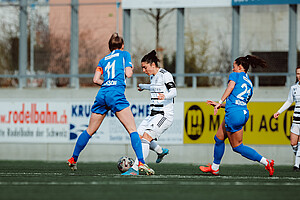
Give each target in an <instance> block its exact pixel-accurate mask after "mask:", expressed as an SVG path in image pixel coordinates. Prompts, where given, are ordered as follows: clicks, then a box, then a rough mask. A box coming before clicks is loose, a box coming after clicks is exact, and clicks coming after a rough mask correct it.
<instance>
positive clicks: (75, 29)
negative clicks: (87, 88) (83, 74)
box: [70, 0, 79, 89]
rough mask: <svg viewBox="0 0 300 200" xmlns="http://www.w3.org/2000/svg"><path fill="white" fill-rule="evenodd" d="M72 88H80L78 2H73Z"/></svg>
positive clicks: (76, 0) (74, 0)
mask: <svg viewBox="0 0 300 200" xmlns="http://www.w3.org/2000/svg"><path fill="white" fill-rule="evenodd" d="M70 48H71V50H70V54H71V55H70V57H71V59H70V75H73V77H71V78H70V87H72V88H76V89H78V88H79V78H78V77H75V76H76V75H78V0H72V2H71V44H70Z"/></svg>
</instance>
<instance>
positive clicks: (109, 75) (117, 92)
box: [67, 33, 152, 172]
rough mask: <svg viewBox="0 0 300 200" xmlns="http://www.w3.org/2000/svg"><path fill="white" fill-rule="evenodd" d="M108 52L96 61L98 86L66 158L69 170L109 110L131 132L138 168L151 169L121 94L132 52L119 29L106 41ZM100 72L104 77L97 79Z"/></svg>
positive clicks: (124, 98) (131, 68) (124, 85)
mask: <svg viewBox="0 0 300 200" xmlns="http://www.w3.org/2000/svg"><path fill="white" fill-rule="evenodd" d="M108 46H109V50H110V51H111V53H110V54H108V55H107V56H105V57H104V58H102V59H101V60H100V61H99V64H98V66H97V68H96V71H95V75H94V78H93V82H94V83H95V84H97V85H99V86H101V88H100V90H99V91H98V94H97V96H96V98H95V101H94V105H93V106H92V109H91V111H92V114H91V117H90V121H89V125H88V128H87V129H86V130H85V131H83V132H82V133H81V135H80V136H79V137H78V139H77V142H76V145H75V148H74V151H73V156H72V157H71V158H70V159H69V160H68V162H67V163H68V165H69V167H70V168H71V169H72V170H76V169H77V166H76V162H77V159H78V156H79V154H80V152H81V151H82V150H83V149H84V147H85V146H86V144H87V143H88V141H89V139H90V138H91V136H92V135H93V134H94V133H95V132H96V131H97V130H98V128H99V127H100V125H101V123H102V121H103V119H104V118H105V116H106V113H107V112H108V111H109V110H111V111H112V112H113V113H115V115H116V116H117V118H118V119H119V121H120V122H121V123H122V124H123V126H124V127H125V129H126V130H127V132H128V133H129V134H130V138H131V145H132V148H133V149H134V151H135V154H136V156H137V158H138V162H139V164H138V168H139V169H140V170H143V171H146V172H148V171H151V170H152V169H150V168H149V167H148V166H147V165H146V164H145V161H144V159H143V152H142V144H141V139H140V137H139V134H138V133H137V130H136V125H135V121H134V117H133V115H132V112H131V110H130V108H129V103H128V101H127V99H126V97H125V95H124V92H125V87H126V83H125V78H126V77H127V78H130V77H131V76H132V74H133V65H132V63H131V56H130V54H129V53H128V52H127V51H123V49H124V40H123V38H122V37H120V36H119V35H118V33H114V34H112V36H111V38H110V39H109V42H108ZM101 75H103V79H104V80H102V79H100V77H101Z"/></svg>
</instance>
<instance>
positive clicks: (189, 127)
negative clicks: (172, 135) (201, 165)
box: [184, 105, 204, 140]
mask: <svg viewBox="0 0 300 200" xmlns="http://www.w3.org/2000/svg"><path fill="white" fill-rule="evenodd" d="M184 124H185V132H186V134H187V135H188V137H189V138H190V139H192V140H197V139H198V138H200V137H201V135H202V133H203V129H204V115H203V111H202V110H201V108H200V107H199V106H197V105H193V106H191V107H190V108H189V109H188V111H187V112H186V115H185V123H184Z"/></svg>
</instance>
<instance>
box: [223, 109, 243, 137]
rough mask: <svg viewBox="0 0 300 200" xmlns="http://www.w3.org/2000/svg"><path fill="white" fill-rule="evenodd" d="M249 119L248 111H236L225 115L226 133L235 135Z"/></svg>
mask: <svg viewBox="0 0 300 200" xmlns="http://www.w3.org/2000/svg"><path fill="white" fill-rule="evenodd" d="M248 119H249V111H248V110H236V111H233V112H230V113H226V114H225V128H226V131H228V132H231V133H235V132H237V131H239V130H241V129H242V128H243V127H244V125H245V124H246V122H247V121H248Z"/></svg>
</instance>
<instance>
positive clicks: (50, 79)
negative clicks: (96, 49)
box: [0, 73, 295, 89]
mask: <svg viewBox="0 0 300 200" xmlns="http://www.w3.org/2000/svg"><path fill="white" fill-rule="evenodd" d="M248 74H249V76H250V78H251V79H252V81H253V84H254V87H256V88H258V87H260V78H273V77H284V78H285V84H284V85H282V86H284V87H290V86H291V83H292V81H291V80H293V79H294V78H295V74H289V73H248ZM93 76H94V74H77V75H72V74H38V75H24V76H20V75H17V74H16V75H3V74H0V79H11V80H12V79H14V80H15V81H16V85H15V86H16V87H18V80H20V79H25V80H26V79H27V80H30V79H32V78H34V79H40V80H41V81H42V82H43V83H42V84H41V85H42V87H44V88H47V89H51V88H55V87H56V86H55V84H53V83H55V80H56V79H58V78H66V79H70V78H73V77H75V78H79V79H81V78H89V79H90V83H91V85H92V78H93ZM173 76H174V78H175V80H176V78H178V77H183V79H184V80H187V79H188V78H191V79H192V81H191V85H187V84H185V85H184V86H183V87H191V88H194V89H195V88H197V87H201V86H199V78H200V79H201V78H206V77H207V78H209V79H210V80H212V79H217V80H218V83H213V82H214V81H213V80H212V81H211V83H208V84H207V85H206V86H209V85H210V86H219V87H220V86H221V87H224V88H225V87H227V81H228V76H229V73H186V74H173ZM142 78H148V76H147V75H146V74H134V75H133V77H132V78H131V79H127V87H129V88H136V87H137V85H138V83H140V82H141V81H140V79H142ZM29 87H30V85H29ZM75 88H76V89H78V88H80V84H78V85H77V86H76V87H75Z"/></svg>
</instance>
